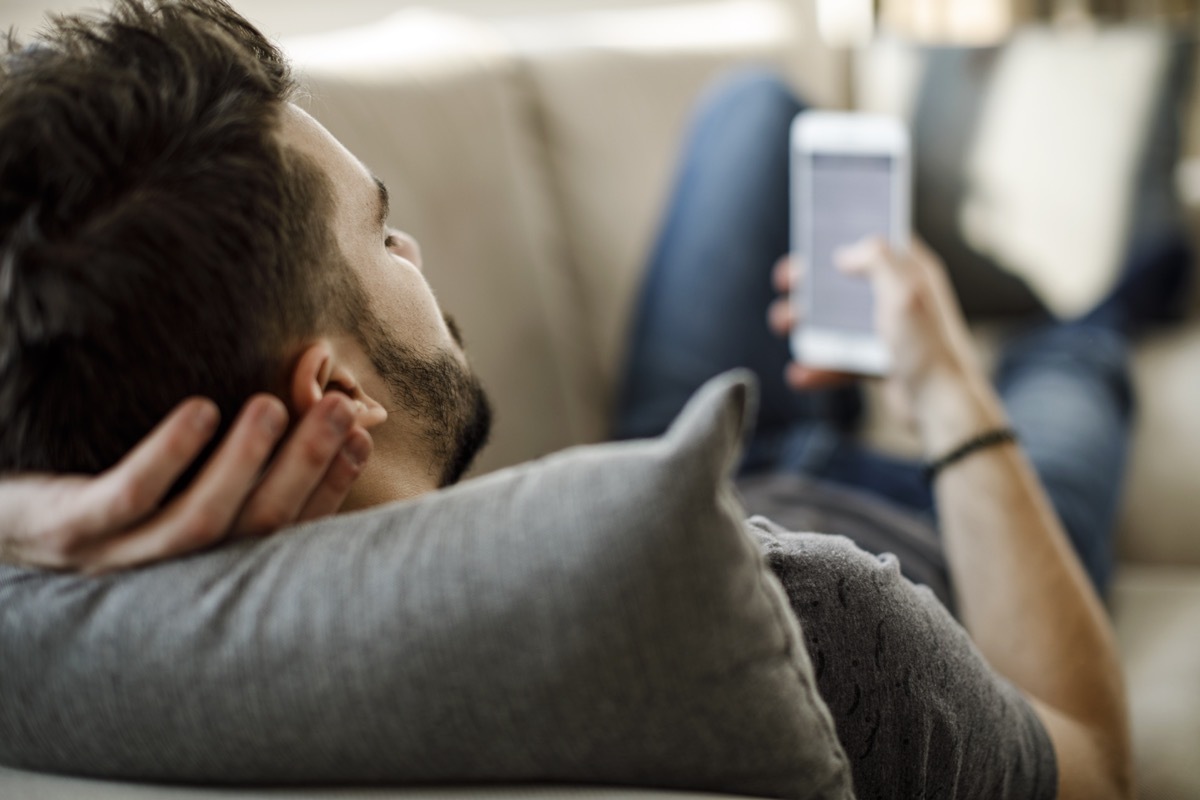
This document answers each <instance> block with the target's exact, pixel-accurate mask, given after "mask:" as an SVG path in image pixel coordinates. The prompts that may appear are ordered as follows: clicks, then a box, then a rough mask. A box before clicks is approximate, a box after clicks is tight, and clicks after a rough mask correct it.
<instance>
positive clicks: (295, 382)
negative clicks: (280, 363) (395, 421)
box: [291, 339, 387, 428]
mask: <svg viewBox="0 0 1200 800" xmlns="http://www.w3.org/2000/svg"><path fill="white" fill-rule="evenodd" d="M326 392H341V393H342V394H344V395H346V396H347V397H349V398H350V399H351V400H353V401H355V404H356V405H357V408H358V417H357V422H358V424H359V425H361V426H362V427H364V428H371V427H374V426H376V425H378V424H380V423H381V422H383V421H385V420H386V419H387V409H385V408H384V407H383V406H382V405H380V404H379V402H378V401H377V400H375V398H373V397H371V396H370V395H368V394H367V393H366V392H365V391H364V390H363V386H362V383H361V382H359V381H358V380H357V378H356V377H355V376H354V373H353V372H352V371H351V370H350V369H349V368H348V367H346V365H344V364H342V363H341V362H340V361H339V360H338V358H337V356H336V354H335V353H334V349H333V345H332V344H330V342H329V340H327V339H321V340H319V341H317V342H315V343H313V344H311V345H309V346H308V347H307V348H305V350H304V352H303V353H301V354H300V358H299V359H297V361H296V366H295V368H294V369H293V370H292V397H291V401H292V408H293V410H294V411H295V412H296V416H297V417H301V416H303V415H304V414H307V413H308V411H309V409H311V408H312V407H313V406H315V405H316V404H317V403H319V402H320V401H321V398H322V397H324V396H325V393H326Z"/></svg>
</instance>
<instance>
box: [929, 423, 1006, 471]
mask: <svg viewBox="0 0 1200 800" xmlns="http://www.w3.org/2000/svg"><path fill="white" fill-rule="evenodd" d="M1015 441H1017V432H1016V431H1014V430H1013V429H1012V428H997V429H995V430H990V431H987V432H986V433H981V434H979V435H978V436H976V437H974V438H972V439H968V440H967V441H966V442H963V443H962V444H961V445H959V446H958V447H956V448H954V449H953V450H951V451H950V452H949V453H947V454H946V455H944V456H942V457H941V458H939V459H937V460H936V461H931V462H929V463H928V464H926V465H925V480H926V481H927V482H928V483H933V481H934V479H935V478H937V476H938V473H940V472H941V471H942V470H944V469H945V468H946V467H948V466H950V465H951V464H954V463H955V462H957V461H961V460H963V459H964V458H966V457H967V456H969V455H971V454H972V453H976V452H978V451H980V450H986V449H987V448H989V447H995V446H996V445H998V444H1005V443H1006V442H1015Z"/></svg>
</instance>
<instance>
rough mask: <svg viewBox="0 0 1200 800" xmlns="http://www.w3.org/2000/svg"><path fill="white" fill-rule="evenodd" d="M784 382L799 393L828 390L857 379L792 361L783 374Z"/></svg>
mask: <svg viewBox="0 0 1200 800" xmlns="http://www.w3.org/2000/svg"><path fill="white" fill-rule="evenodd" d="M783 379H784V382H785V383H787V385H788V386H790V387H792V388H793V389H796V390H798V391H804V390H809V389H828V388H832V387H834V386H844V385H846V384H848V383H853V382H854V380H855V378H854V376H853V375H849V374H847V373H845V372H830V371H829V370H823V369H813V368H811V367H806V366H803V365H802V364H797V363H796V362H794V361H792V362H789V363H788V365H787V367H786V368H785V369H784V373H783Z"/></svg>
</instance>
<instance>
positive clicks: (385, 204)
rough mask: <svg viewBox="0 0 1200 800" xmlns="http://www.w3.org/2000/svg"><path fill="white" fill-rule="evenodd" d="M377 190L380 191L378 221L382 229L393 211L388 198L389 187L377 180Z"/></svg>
mask: <svg viewBox="0 0 1200 800" xmlns="http://www.w3.org/2000/svg"><path fill="white" fill-rule="evenodd" d="M375 188H376V189H378V190H379V219H378V220H377V221H378V224H379V227H381V228H382V227H383V226H384V223H386V222H387V218H388V214H389V213H390V211H391V201H390V200H389V198H388V189H387V186H385V185H384V183H383V181H381V180H379V178H375Z"/></svg>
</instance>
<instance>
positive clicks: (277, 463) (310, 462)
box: [234, 392, 355, 536]
mask: <svg viewBox="0 0 1200 800" xmlns="http://www.w3.org/2000/svg"><path fill="white" fill-rule="evenodd" d="M354 419H355V416H354V404H353V401H351V400H350V398H349V397H347V396H346V395H344V394H341V393H340V392H330V393H328V394H326V395H325V396H324V397H323V398H321V401H320V402H319V403H317V405H316V406H314V407H313V409H312V410H311V411H310V412H309V413H308V414H306V415H305V417H304V419H303V420H301V422H300V424H299V425H298V426H297V427H296V429H295V430H294V431H293V432H292V435H291V436H290V437H289V438H288V441H287V444H285V445H284V446H283V448H282V449H281V450H280V451H279V453H278V455H276V457H275V459H274V461H273V462H272V464H271V466H270V468H269V469H268V470H267V474H266V475H265V476H264V478H263V480H262V482H260V483H259V485H258V487H257V488H256V489H255V490H254V493H253V494H252V495H251V496H250V499H249V501H248V502H247V503H246V506H245V508H243V509H242V513H241V515H240V517H239V518H238V521H237V522H236V523H235V524H234V533H235V535H239V536H242V535H245V536H263V535H266V534H268V533H273V532H274V531H276V530H278V529H279V528H282V527H284V526H285V525H289V524H291V523H293V522H295V521H296V520H297V519H299V518H300V514H301V512H302V511H303V510H304V508H305V507H306V506H307V504H308V502H309V498H310V497H311V496H312V495H313V493H314V492H315V491H316V490H317V488H318V487H319V486H320V485H321V483H322V481H323V480H324V479H325V477H326V475H327V474H328V473H329V470H330V468H331V467H332V466H333V465H334V462H335V460H336V459H337V457H338V455H339V453H340V452H341V450H342V448H343V447H344V446H345V444H346V439H347V435H348V434H349V432H350V428H351V426H352V425H353V424H354Z"/></svg>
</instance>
